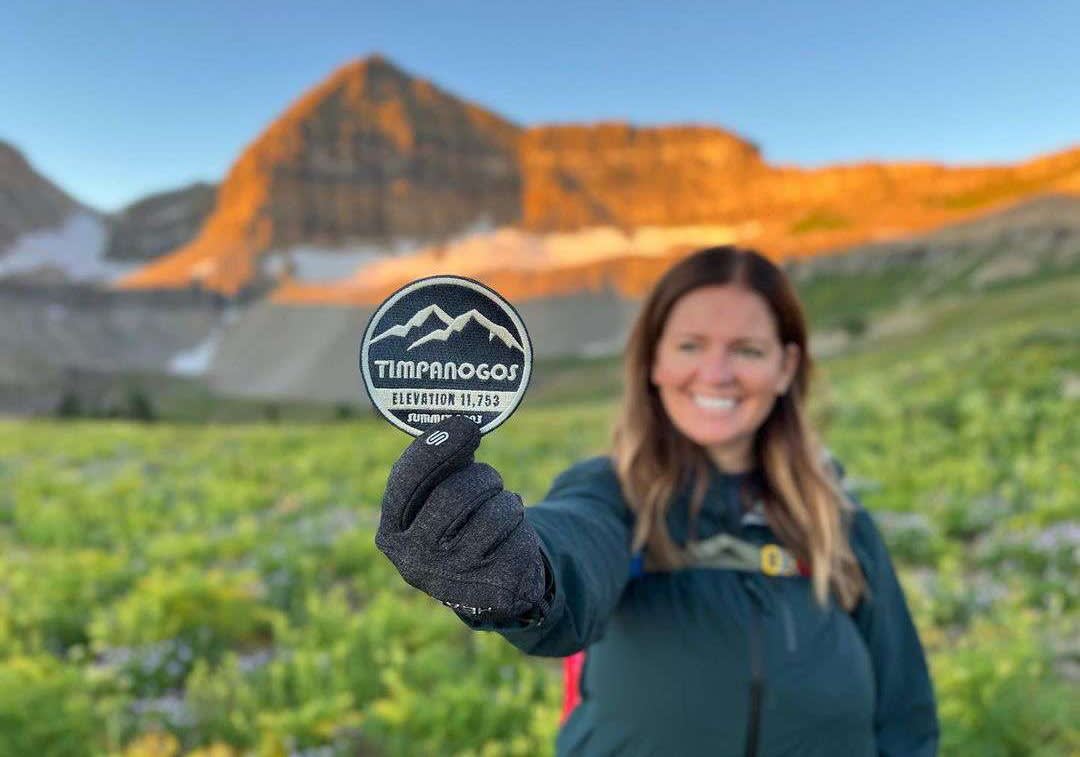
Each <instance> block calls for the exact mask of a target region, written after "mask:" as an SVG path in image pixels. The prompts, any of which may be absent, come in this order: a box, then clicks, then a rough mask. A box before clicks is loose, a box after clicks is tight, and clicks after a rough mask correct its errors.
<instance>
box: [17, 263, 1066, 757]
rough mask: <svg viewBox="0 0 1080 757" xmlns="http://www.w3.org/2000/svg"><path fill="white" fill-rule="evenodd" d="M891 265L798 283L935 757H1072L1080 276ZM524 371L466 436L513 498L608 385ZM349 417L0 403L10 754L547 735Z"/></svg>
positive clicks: (593, 444) (388, 747)
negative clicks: (895, 596) (61, 416)
mask: <svg viewBox="0 0 1080 757" xmlns="http://www.w3.org/2000/svg"><path fill="white" fill-rule="evenodd" d="M899 275H901V276H906V274H899ZM898 285H899V283H898V282H890V281H887V280H885V281H882V280H879V279H875V280H873V281H869V280H863V281H862V282H861V286H860V285H859V282H858V281H850V282H845V283H844V284H843V286H844V287H846V289H847V290H850V292H851V294H850V297H848V298H842V301H841V300H836V301H834V300H835V290H833V294H830V290H829V289H828V287H826V286H825V285H824V284H823V283H820V282H819V283H813V282H812V283H811V284H809V285H807V287H806V289H805V290H804V294H805V295H806V297H807V300H808V302H809V303H810V308H811V313H812V315H813V318H814V322H815V324H817V325H819V326H820V327H821V328H822V329H825V328H835V327H844V326H845V324H847V326H849V328H848V330H847V331H846V332H845V334H846V335H847V339H846V341H845V342H844V344H843V345H842V346H841V347H840V348H838V349H836V350H835V351H834V352H835V354H833V355H832V356H830V357H828V358H825V359H823V360H821V361H820V362H819V364H818V366H817V368H818V371H817V376H816V390H817V393H816V400H815V405H814V409H813V410H814V414H815V416H816V418H817V419H818V422H819V424H820V426H821V427H822V429H823V431H824V435H825V437H826V440H827V443H828V446H829V448H830V449H831V450H832V451H833V453H834V454H835V455H836V456H837V457H838V458H839V459H840V460H841V461H843V463H844V465H845V467H846V468H847V471H848V476H849V479H850V480H849V484H850V486H851V488H852V489H853V491H855V492H856V493H857V495H858V496H859V497H860V499H861V501H862V502H863V503H864V505H865V506H866V507H867V508H869V509H870V510H871V511H873V512H874V513H875V515H876V517H877V518H878V521H879V524H880V525H881V527H882V530H883V531H884V533H885V534H886V538H887V539H888V541H889V543H890V547H891V550H892V556H893V559H894V561H895V562H896V564H897V567H898V568H899V570H900V573H901V576H902V579H903V582H904V586H905V588H906V590H907V593H908V598H909V602H910V604H911V607H912V610H913V612H914V614H915V617H916V621H917V623H918V626H919V630H920V633H921V635H922V639H923V641H924V644H925V645H926V648H927V651H928V653H929V656H930V662H931V666H932V670H933V675H934V682H935V686H936V690H937V695H938V699H939V706H940V715H941V718H942V726H943V754H946V755H979V756H980V757H995V756H997V755H1001V756H1002V757H1005V756H1011V755H1047V756H1049V755H1075V754H1080V691H1078V688H1080V687H1078V683H1080V632H1078V628H1080V622H1078V621H1080V612H1078V609H1080V595H1078V593H1080V581H1078V580H1077V576H1078V574H1080V571H1078V567H1080V564H1078V563H1080V486H1078V479H1080V328H1078V327H1077V318H1076V312H1077V308H1076V306H1077V303H1078V302H1080V276H1077V275H1076V274H1070V275H1065V276H1058V277H1037V278H1034V279H1032V280H1031V281H1028V282H1026V283H1018V284H1015V285H1012V286H1008V287H1002V288H997V289H993V290H988V291H968V290H965V289H963V288H958V287H957V288H951V289H949V290H948V291H945V292H940V293H937V294H935V296H933V297H928V298H926V299H924V300H922V301H920V302H917V303H912V302H910V301H900V300H899V299H897V298H896V297H895V296H894V295H893V294H892V292H893V291H895V289H894V287H895V286H898ZM875 288H876V290H877V291H880V292H881V299H875V298H873V297H872V293H873V292H874V291H875ZM857 297H863V298H866V307H865V308H861V309H860V310H858V313H859V317H860V318H862V319H865V322H860V324H858V325H857V326H851V324H850V322H849V317H850V315H851V313H852V312H854V311H851V310H850V308H849V307H848V306H849V304H850V302H851V301H852V298H857ZM876 303H885V304H887V305H888V307H884V306H881V307H875V304H876ZM845 308H848V309H845ZM537 376H538V380H537V383H536V385H535V386H534V387H533V388H532V389H531V390H530V395H529V397H528V399H527V401H526V403H525V405H524V407H523V409H522V410H520V411H519V412H518V413H517V414H516V415H515V416H514V417H513V419H512V420H510V421H509V422H508V423H507V424H506V425H505V426H504V427H502V428H501V429H499V430H498V431H496V432H495V433H494V434H492V435H491V436H489V437H487V438H486V439H485V441H484V444H483V445H482V447H481V451H480V457H481V458H482V459H484V460H486V461H488V462H490V463H492V464H493V465H495V466H496V467H497V468H498V469H499V470H500V471H501V472H502V473H503V476H504V478H505V480H506V482H507V485H508V486H509V487H511V488H513V489H515V490H517V491H519V492H521V493H522V494H523V495H524V496H525V497H526V500H527V501H537V500H538V499H540V498H541V497H542V496H543V495H544V493H545V491H546V488H547V486H548V484H549V483H550V482H551V480H552V479H553V477H554V476H555V475H556V474H557V473H558V472H559V471H560V470H562V469H563V468H565V467H566V466H568V465H569V464H571V463H572V462H574V461H575V460H577V459H580V458H581V457H583V456H586V455H591V454H596V453H600V452H602V451H603V450H604V448H605V444H606V442H607V435H608V424H609V422H610V419H611V417H612V413H613V410H614V397H615V396H616V394H617V391H618V383H619V378H618V365H617V362H616V361H614V360H600V361H595V362H580V361H562V362H560V363H552V364H548V365H545V366H541V370H539V371H538V373H537ZM339 415H341V416H343V417H341V418H340V419H339V420H326V421H323V422H318V423H313V422H311V421H310V419H309V420H306V421H304V422H291V421H289V420H288V419H287V418H286V419H280V418H279V419H278V422H275V423H270V422H258V423H243V424H240V423H233V424H203V425H199V424H193V423H190V422H185V423H175V422H157V423H135V422H120V421H103V420H97V421H85V420H76V421H58V420H37V421H0V757H8V756H9V755H10V756H11V757H25V756H26V755H48V757H54V756H55V757H67V756H68V755H71V756H74V755H126V756H127V757H136V756H145V757H149V756H150V755H153V756H155V757H174V756H178V755H200V756H201V757H210V756H211V755H212V756H213V757H227V756H238V755H259V756H260V757H278V756H282V757H284V756H285V755H295V756H296V757H301V756H303V757H331V756H332V755H335V756H336V755H350V756H351V755H357V754H373V755H413V754H417V755H436V754H438V755H442V754H462V755H477V756H480V755H483V756H490V757H495V756H496V755H529V756H530V757H532V756H533V755H544V754H551V752H552V751H553V742H554V736H555V732H556V729H557V726H558V720H559V714H560V705H561V695H562V679H561V668H560V665H559V662H558V661H556V660H542V659H536V658H528V657H526V656H524V655H522V654H520V653H519V652H517V651H516V650H515V649H513V648H512V647H511V646H510V645H509V644H507V643H505V642H504V641H503V640H502V639H501V638H500V637H498V636H497V635H492V634H480V633H472V632H470V631H468V630H467V629H466V628H465V627H464V626H463V625H462V624H461V623H460V622H459V621H458V620H457V619H456V618H455V617H454V616H453V614H452V613H451V612H450V611H449V610H447V609H446V608H444V607H442V606H441V605H440V604H438V603H437V602H435V601H434V600H431V599H429V598H427V597H425V596H423V595H421V594H420V593H419V592H416V591H415V590H413V589H411V588H410V587H408V586H407V585H406V584H405V583H404V582H403V581H402V580H401V579H400V578H399V577H398V575H397V573H396V572H395V571H394V569H393V567H392V566H391V565H390V563H389V562H388V561H387V560H386V559H385V558H384V557H383V556H382V555H381V554H380V553H379V552H378V551H377V550H376V549H375V546H374V542H373V536H374V529H375V526H376V524H377V521H378V515H379V500H380V497H381V493H382V488H383V485H384V483H385V480H386V475H387V472H388V470H389V467H390V464H391V463H392V462H393V460H394V459H395V458H396V456H397V455H398V454H399V453H400V452H401V450H402V449H403V448H404V446H405V444H406V443H407V441H408V439H407V438H406V437H405V436H404V435H403V434H401V433H400V432H398V431H395V430H393V429H391V428H390V427H389V426H388V425H387V424H386V423H384V422H382V421H379V420H376V419H374V418H369V417H361V418H348V417H344V416H346V415H347V414H345V413H340V414H339Z"/></svg>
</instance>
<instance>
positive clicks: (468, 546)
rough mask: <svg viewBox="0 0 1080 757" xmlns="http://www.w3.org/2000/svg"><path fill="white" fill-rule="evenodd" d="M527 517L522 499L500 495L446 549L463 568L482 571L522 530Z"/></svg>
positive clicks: (475, 516) (478, 512)
mask: <svg viewBox="0 0 1080 757" xmlns="http://www.w3.org/2000/svg"><path fill="white" fill-rule="evenodd" d="M524 517H525V510H524V508H523V507H522V505H521V498H520V497H518V495H516V494H514V493H513V492H508V491H505V490H504V491H500V492H499V493H498V494H496V495H495V496H493V497H490V498H488V499H487V500H486V501H484V503H483V504H482V505H481V506H480V507H478V508H477V509H476V511H475V512H474V513H473V514H472V516H470V517H469V521H468V523H467V524H466V525H465V527H464V528H462V529H461V532H460V533H459V534H458V535H457V537H456V539H455V540H454V541H453V542H451V543H448V544H447V545H445V546H446V548H447V549H450V550H451V551H452V552H453V554H454V560H455V562H458V563H460V564H461V567H463V568H465V567H466V564H467V566H468V567H483V566H485V565H486V564H487V563H488V561H489V558H490V557H491V556H492V554H493V553H494V552H496V551H497V550H498V549H499V547H500V546H501V545H502V544H503V543H505V542H506V541H507V539H508V538H509V537H510V535H511V534H513V533H514V532H515V531H516V530H517V529H518V528H519V527H520V526H521V521H522V519H523V518H524Z"/></svg>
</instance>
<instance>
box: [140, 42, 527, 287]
mask: <svg viewBox="0 0 1080 757" xmlns="http://www.w3.org/2000/svg"><path fill="white" fill-rule="evenodd" d="M517 139H518V129H517V127H516V126H514V125H513V124H511V123H509V122H508V121H505V120H503V119H501V118H499V117H498V116H496V115H494V114H493V113H490V112H488V111H485V110H483V109H482V108H479V107H476V106H474V105H471V104H469V103H466V102H464V101H462V100H459V99H457V98H454V97H451V96H450V95H447V94H446V93H445V92H443V91H441V90H439V89H438V88H437V87H435V86H434V85H432V84H430V83H429V82H426V81H422V80H418V79H413V78H411V77H409V76H407V75H406V74H404V73H403V72H402V71H400V70H399V69H397V68H395V67H394V66H392V65H390V64H389V63H388V62H386V61H385V60H384V59H382V58H379V57H374V58H369V59H366V60H364V61H361V62H359V63H356V64H353V65H350V66H346V67H345V68H343V69H341V70H339V71H338V72H336V73H335V74H334V75H332V76H331V77H330V78H329V79H328V80H327V81H325V82H324V83H322V84H321V85H319V86H318V87H316V88H315V89H313V90H312V91H310V92H309V93H308V94H306V95H305V96H304V97H302V98H301V99H300V100H299V101H297V102H296V103H295V104H294V105H293V106H292V107H290V108H289V109H288V110H287V111H286V112H285V114H284V115H282V116H281V117H280V118H279V119H277V120H276V121H275V122H274V123H273V124H271V125H270V127H269V128H268V129H267V130H266V131H265V132H263V134H262V135H261V136H260V137H259V138H258V139H256V140H255V142H254V143H252V144H251V145H250V146H249V147H248V148H247V149H246V150H245V151H244V153H243V154H242V155H241V156H240V158H239V160H237V162H236V163H235V164H234V165H233V167H232V169H231V170H230V171H229V174H228V176H227V178H226V180H225V182H224V183H223V184H222V186H221V190H220V194H219V197H218V202H217V206H216V208H215V211H214V213H213V214H212V215H211V217H210V219H209V220H208V221H207V223H206V226H205V227H204V228H203V230H202V232H201V233H200V234H199V236H198V237H197V238H196V239H195V240H194V241H193V242H192V243H191V244H189V245H187V246H185V247H183V248H181V249H180V250H178V251H176V252H175V253H173V254H171V255H169V256H168V257H166V258H165V259H163V260H161V261H160V262H158V263H156V264H154V265H151V266H148V267H146V268H144V269H142V270H140V271H139V272H137V273H136V274H135V275H133V276H131V277H129V278H128V279H127V280H125V281H124V282H122V285H123V286H127V287H159V286H176V285H179V286H186V285H188V284H189V283H192V282H193V281H197V282H199V283H201V284H202V285H203V286H205V287H207V288H211V289H216V290H219V291H222V292H224V293H227V294H231V293H235V292H236V291H237V290H238V289H240V288H241V287H242V286H244V285H245V284H248V283H249V282H250V281H251V280H252V278H253V277H254V276H255V274H256V266H255V265H254V263H255V260H256V258H257V257H258V256H259V255H260V254H261V253H263V252H266V251H267V250H270V249H286V248H288V247H291V246H293V245H296V244H300V243H307V244H316V245H323V246H333V245H340V244H342V243H344V242H346V241H349V242H356V241H363V242H367V243H374V244H379V243H389V242H390V241H391V240H394V239H403V238H404V239H415V240H417V243H423V242H432V241H437V240H440V239H445V238H447V237H448V236H451V235H453V234H457V233H461V232H462V231H464V230H465V229H466V228H467V227H469V226H470V225H473V224H476V223H477V222H478V221H483V222H484V223H486V224H489V225H493V226H494V225H501V224H507V223H513V222H515V221H517V220H518V218H519V215H520V204H519V201H518V197H519V195H520V177H519V175H518V166H517V157H516V153H517Z"/></svg>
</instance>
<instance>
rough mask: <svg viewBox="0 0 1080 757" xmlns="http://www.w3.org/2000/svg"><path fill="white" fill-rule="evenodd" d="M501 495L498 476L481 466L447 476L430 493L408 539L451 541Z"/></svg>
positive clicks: (477, 465)
mask: <svg viewBox="0 0 1080 757" xmlns="http://www.w3.org/2000/svg"><path fill="white" fill-rule="evenodd" d="M501 491H503V481H502V477H501V476H500V475H499V472H498V471H497V470H495V469H494V468H492V467H491V466H490V465H487V464H485V463H473V464H472V465H469V466H467V467H466V468H464V469H463V470H459V471H458V472H457V473H453V474H451V475H450V476H448V477H447V478H445V479H444V480H443V481H441V482H440V483H439V484H438V486H436V487H435V488H434V489H433V490H432V491H431V494H429V495H428V498H427V501H426V502H425V503H424V506H423V507H422V508H420V512H419V514H418V515H417V516H416V519H415V520H414V521H413V523H412V525H411V526H409V533H408V537H409V538H418V539H420V540H422V541H423V542H424V543H426V544H432V545H435V544H442V543H444V542H450V541H454V540H455V539H456V538H457V537H458V536H459V535H460V533H461V531H462V529H464V528H466V527H468V526H467V524H468V523H469V522H470V521H471V519H472V516H473V513H475V512H476V510H477V509H479V508H480V507H482V506H483V505H484V502H485V501H486V500H488V499H490V498H491V497H494V496H495V495H497V494H498V493H499V492H501ZM414 534H415V537H414V536H413V535H414Z"/></svg>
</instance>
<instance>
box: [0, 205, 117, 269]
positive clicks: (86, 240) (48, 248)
mask: <svg viewBox="0 0 1080 757" xmlns="http://www.w3.org/2000/svg"><path fill="white" fill-rule="evenodd" d="M107 237H108V230H107V229H106V226H105V223H104V222H103V221H102V220H101V219H100V218H97V217H96V216H94V215H92V214H90V213H86V212H83V211H79V212H76V213H73V214H71V215H70V216H68V217H67V219H66V220H65V221H64V223H63V225H61V226H59V227H57V228H53V229H44V230H40V231H34V232H30V233H29V234H23V235H22V236H20V237H19V238H18V239H16V240H15V242H14V243H13V244H12V245H11V246H10V247H9V248H8V250H7V252H6V253H4V254H2V255H0V277H4V276H15V275H20V274H29V273H34V272H37V271H50V270H51V271H59V272H60V273H62V274H63V275H64V276H65V277H66V278H67V279H69V280H71V281H84V282H91V281H96V282H110V281H113V280H114V279H116V278H118V277H120V276H122V275H124V274H126V273H128V272H129V271H131V270H133V269H134V268H136V267H137V264H135V263H115V262H113V261H111V260H106V259H105V243H106V239H107Z"/></svg>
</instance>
